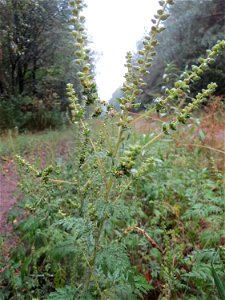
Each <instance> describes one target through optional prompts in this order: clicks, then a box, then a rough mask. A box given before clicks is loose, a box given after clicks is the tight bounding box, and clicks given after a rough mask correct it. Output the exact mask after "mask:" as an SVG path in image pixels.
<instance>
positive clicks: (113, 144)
mask: <svg viewBox="0 0 225 300" xmlns="http://www.w3.org/2000/svg"><path fill="white" fill-rule="evenodd" d="M70 4H71V9H72V13H73V18H72V23H73V24H74V33H73V35H74V39H75V45H76V49H77V52H76V56H77V57H79V58H78V59H77V63H78V64H79V65H80V68H81V70H80V72H79V74H78V76H79V78H80V84H81V86H82V91H81V96H80V97H78V95H76V93H75V91H74V88H73V86H72V85H71V84H68V85H67V93H68V100H69V102H70V114H71V120H72V122H73V123H74V135H75V142H76V146H75V149H74V153H73V156H72V159H71V162H69V163H67V164H65V165H63V166H53V167H49V168H46V169H44V170H43V171H40V170H37V169H36V168H34V167H33V166H32V165H30V164H29V163H27V162H26V161H25V160H24V159H22V158H20V157H18V161H19V164H20V165H21V167H22V170H24V172H25V174H24V176H23V171H21V175H22V177H23V185H22V187H23V192H24V194H25V195H27V197H25V199H24V201H23V203H22V204H20V206H22V207H23V209H24V211H25V214H24V215H23V217H22V219H21V221H20V222H18V225H17V226H16V227H17V230H18V233H19V236H20V241H21V243H20V244H19V245H18V247H17V248H16V250H15V251H14V253H13V254H12V260H11V266H10V268H9V269H7V272H4V274H5V277H4V280H3V283H2V284H3V285H4V290H5V294H6V295H13V296H12V297H14V298H15V299H32V298H38V299H82V300H85V299H102V300H103V299H110V300H111V299H121V300H122V299H124V300H125V299H141V298H142V299H143V298H144V295H145V294H147V293H148V292H149V291H150V290H154V291H155V290H156V295H157V296H158V297H159V299H175V298H173V297H176V296H177V295H178V294H182V293H183V295H185V293H186V289H187V287H188V288H189V286H188V279H187V278H186V277H185V276H181V275H180V272H178V270H177V269H176V266H177V267H180V268H182V266H184V268H187V267H188V266H187V265H188V264H186V262H185V258H184V255H183V252H184V251H186V248H185V246H184V244H183V242H182V244H181V246H178V245H176V246H175V244H176V241H177V240H178V235H179V234H180V233H181V229H180V227H181V226H182V224H181V223H182V222H181V221H180V220H179V214H180V210H181V208H180V207H179V205H178V206H177V207H175V205H174V204H173V205H172V213H173V214H174V215H175V216H176V219H175V221H174V222H172V221H171V217H170V218H169V220H170V224H168V223H167V219H166V217H167V216H168V215H169V214H168V209H167V207H166V206H164V205H163V204H164V203H163V202H161V201H160V199H161V198H163V197H161V196H162V194H163V193H165V191H164V190H163V185H162V187H160V188H158V192H159V190H160V192H159V195H158V196H157V197H158V198H157V199H156V203H152V202H151V201H149V204H148V206H147V205H146V203H144V200H143V199H142V196H143V195H144V191H143V185H145V184H146V183H147V182H148V181H149V182H152V180H153V179H154V177H153V176H154V175H155V176H156V175H157V173H156V172H155V173H154V172H153V170H155V169H158V168H160V167H159V165H160V162H162V160H160V159H159V158H158V157H157V154H154V153H153V154H152V150H151V149H152V147H151V146H152V145H153V143H154V142H155V141H157V140H159V138H160V137H163V136H165V134H166V135H169V134H170V133H171V132H172V131H174V130H176V129H177V128H179V125H180V124H181V123H182V124H185V123H186V121H187V119H188V118H189V117H190V115H191V114H192V113H193V111H194V110H196V109H197V108H198V107H199V106H200V105H201V104H202V102H203V101H205V99H207V97H209V96H210V95H212V94H213V92H214V91H215V89H216V84H215V83H211V84H209V85H208V86H207V88H206V89H205V90H202V91H201V92H199V93H198V94H197V95H196V97H195V98H193V99H192V101H191V103H189V104H188V105H186V106H185V107H182V108H180V110H178V111H177V114H176V115H175V117H174V118H173V119H172V120H171V121H170V122H168V124H167V123H164V124H163V126H162V130H161V131H160V133H158V134H155V135H154V136H150V138H148V139H146V140H145V141H144V142H143V140H142V139H141V138H136V139H134V136H133V135H132V124H134V122H136V121H137V120H140V119H141V118H144V117H145V116H146V115H148V114H149V113H150V112H151V111H158V112H159V111H163V110H165V109H166V106H167V105H168V103H169V102H171V101H173V100H174V99H175V100H176V101H177V100H179V97H182V95H183V92H184V91H185V92H187V90H188V89H189V86H190V85H191V84H192V83H193V82H194V81H197V80H199V78H200V76H201V75H202V74H203V73H204V71H205V70H206V69H207V68H208V65H209V64H211V63H212V62H213V60H214V58H215V57H216V56H217V55H219V53H220V52H221V51H222V50H223V49H224V48H225V41H218V43H217V44H216V45H215V46H214V47H213V49H212V50H209V51H208V53H207V57H206V58H204V59H201V60H200V65H199V66H193V67H192V70H191V71H190V72H185V73H184V74H183V76H182V78H183V79H181V80H178V81H177V82H176V83H175V84H174V88H172V89H170V90H167V96H166V97H161V98H159V99H156V101H155V103H154V104H153V105H152V108H151V109H150V111H147V112H145V113H143V114H142V115H140V117H138V118H137V119H132V117H131V116H130V114H129V111H130V110H131V109H133V108H134V107H135V106H136V105H138V96H139V95H140V94H141V92H142V89H141V88H142V87H143V86H144V85H145V82H144V77H145V75H146V74H147V72H148V70H149V67H150V66H151V63H152V61H153V59H154V56H155V54H156V50H155V49H156V47H157V45H158V40H157V35H158V34H160V32H162V31H163V30H164V29H165V28H164V26H163V22H164V21H165V20H166V19H167V18H168V17H169V14H168V7H169V6H170V5H172V4H173V1H172V0H164V1H159V4H160V9H159V10H158V11H157V14H156V15H155V18H154V19H153V20H152V22H153V26H152V28H151V30H150V32H149V34H148V35H146V36H145V39H144V41H143V49H141V50H140V51H139V55H140V57H139V58H138V59H137V61H134V58H133V57H132V54H131V53H130V52H129V53H128V54H127V56H126V60H127V61H126V67H127V73H126V74H125V82H124V85H123V91H124V97H122V98H120V99H119V102H120V108H121V111H120V112H116V111H115V109H114V108H113V107H112V106H110V105H108V104H107V103H105V102H104V101H101V100H100V99H99V98H98V94H97V88H96V83H95V81H94V78H93V74H91V71H90V70H91V68H90V58H89V53H90V50H89V49H88V48H87V47H86V45H87V35H86V33H85V28H84V21H85V18H84V16H83V15H82V9H83V7H84V2H83V1H82V0H76V1H71V3H70ZM88 106H91V109H90V110H91V113H89V114H87V107H88ZM103 106H105V108H106V109H105V111H106V115H105V117H104V119H102V118H100V115H101V113H102V107H103ZM89 112H90V111H89ZM96 119H97V121H96ZM27 173H29V177H28V176H27ZM158 175H160V174H158ZM158 175H157V176H158ZM156 180H157V179H156ZM34 183H35V184H34ZM145 196H146V197H147V195H145ZM139 197H140V198H139ZM167 206H168V207H169V209H170V208H171V204H169V203H167ZM148 214H149V215H148ZM12 217H13V216H12ZM151 218H152V219H151ZM149 219H151V220H149ZM14 224H16V222H14ZM174 224H175V225H177V226H178V229H179V230H178V232H177V231H176V229H175V225H174ZM145 226H147V228H146V229H145ZM170 226H171V229H170V228H169V227H170ZM154 228H157V230H154ZM140 245H141V248H142V253H140V252H138V251H139V250H138V249H139V247H140ZM172 246H175V247H174V249H172V250H171V247H172ZM173 250H174V251H173ZM143 253H145V254H146V255H145V257H143ZM139 254H140V257H139ZM178 254H179V255H178ZM175 255H177V258H175V257H174V256H175ZM192 258H193V256H191V259H192ZM143 261H145V264H146V265H151V262H152V261H154V262H155V263H156V262H158V263H157V265H156V268H155V270H154V263H153V264H152V265H151V272H152V273H151V274H149V273H146V270H143V269H142V264H143ZM139 262H141V263H139ZM191 265H193V263H192V262H191ZM147 272H150V271H148V270H147ZM185 280H186V281H185ZM157 282H158V286H157ZM5 283H6V284H5ZM154 291H153V293H154ZM176 291H178V294H176Z"/></svg>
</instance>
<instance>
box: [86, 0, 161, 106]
mask: <svg viewBox="0 0 225 300" xmlns="http://www.w3.org/2000/svg"><path fill="white" fill-rule="evenodd" d="M86 4H87V8H86V9H85V10H84V15H85V17H86V27H87V32H88V35H89V37H90V40H91V42H92V44H91V47H92V49H93V50H94V51H96V52H97V53H98V54H99V55H98V59H97V61H96V64H95V65H96V83H97V86H98V91H99V96H100V98H101V99H102V100H106V101H108V100H109V99H110V98H111V96H112V94H113V92H114V91H115V90H116V89H117V88H118V87H119V86H121V85H122V83H123V81H124V78H123V76H124V74H125V72H126V69H125V67H124V64H125V55H126V53H127V51H135V50H136V43H137V42H138V41H139V40H140V39H141V38H142V37H143V35H144V34H145V33H146V32H148V31H149V29H150V27H151V17H152V16H153V15H154V14H155V13H156V11H157V8H158V1H157V0H86Z"/></svg>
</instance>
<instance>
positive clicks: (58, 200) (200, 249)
mask: <svg viewBox="0 0 225 300" xmlns="http://www.w3.org/2000/svg"><path fill="white" fill-rule="evenodd" d="M99 126H100V125H99ZM144 126H145V124H144ZM96 129H97V128H96ZM200 129H201V130H202V129H203V128H202V127H201V125H199V127H198V128H197V129H196V127H195V129H193V126H189V129H187V128H186V129H185V130H183V129H180V130H179V131H178V132H177V133H175V134H174V135H170V136H164V138H163V139H162V140H160V141H158V142H156V143H155V144H154V145H153V146H152V147H151V148H150V149H149V150H146V151H147V155H148V156H149V157H154V158H155V161H154V166H153V168H152V170H151V171H150V172H149V174H145V175H144V176H142V177H140V178H139V179H138V181H137V182H135V183H134V184H133V185H132V186H131V187H130V188H129V189H128V190H127V192H126V193H124V195H123V197H122V198H121V200H119V201H116V200H113V203H112V205H111V206H110V214H111V216H110V217H109V220H107V222H106V224H105V228H104V235H105V239H106V241H104V239H103V237H101V239H102V240H101V243H100V244H99V249H98V251H99V252H98V255H97V256H96V257H97V258H96V260H97V262H96V264H98V269H96V270H95V271H93V270H92V272H93V275H92V276H91V279H90V280H91V281H92V284H91V287H90V288H91V289H93V294H97V295H98V293H100V294H101V293H106V294H107V293H111V291H110V290H109V291H107V285H110V284H112V283H111V282H112V281H113V280H115V282H117V281H116V280H118V278H119V280H120V281H119V282H118V283H117V284H116V285H117V286H118V287H119V288H121V289H122V288H124V289H125V290H126V289H128V287H127V284H128V282H126V281H125V282H124V279H123V276H124V274H123V273H124V272H126V269H127V268H128V267H129V264H131V266H132V268H131V269H130V272H135V277H134V278H135V280H140V277H138V276H139V275H142V279H141V281H140V282H139V284H140V288H141V290H142V293H143V294H144V293H145V294H147V295H146V296H145V297H146V298H145V299H158V298H157V297H159V299H177V300H180V299H182V300H189V299H193V300H194V299H195V300H196V299H204V300H208V299H219V298H218V297H219V296H218V295H219V294H218V292H217V290H216V288H215V285H214V280H213V275H212V270H211V263H212V261H213V262H214V265H213V268H214V269H213V274H214V276H215V274H217V277H218V278H219V280H220V281H221V280H223V279H224V274H223V271H224V267H223V263H222V261H221V258H220V256H219V254H218V253H219V252H218V249H219V247H221V246H222V245H223V243H224V238H225V231H224V228H225V224H224V202H223V185H222V184H223V174H222V171H220V170H219V169H218V168H217V163H218V162H219V161H221V159H222V157H223V156H222V153H219V152H217V151H215V150H213V149H209V148H207V147H192V146H190V145H191V144H198V145H202V146H206V144H205V139H202V134H201V133H200V132H201V131H200ZM105 130H110V132H111V133H112V134H113V132H114V129H113V128H112V127H109V128H105ZM141 132H143V130H141ZM96 134H97V132H96ZM140 136H141V143H142V144H143V145H144V144H147V143H148V141H149V140H150V139H151V138H152V134H151V133H144V134H142V133H141V134H140V133H139V132H138V131H137V130H133V131H132V134H131V139H132V144H135V143H136V141H138V140H140ZM93 138H95V137H93ZM2 141H3V143H2V144H1V145H2V146H1V147H2V148H1V152H0V153H1V156H3V157H8V156H9V157H10V156H13V155H15V154H17V153H19V154H20V155H22V156H25V157H26V158H27V156H28V158H29V159H30V161H34V162H35V165H40V160H42V159H43V151H44V153H47V156H46V164H50V163H51V164H53V165H58V168H57V172H53V174H52V175H51V176H52V177H53V178H54V179H55V180H56V181H55V182H57V180H62V182H61V183H60V184H59V185H58V184H55V183H54V184H53V183H51V182H49V183H48V184H47V185H43V184H42V183H38V181H37V179H35V180H36V182H37V185H32V184H33V182H34V179H33V177H32V176H27V173H26V171H25V177H22V179H23V189H24V190H23V191H24V193H25V197H24V199H23V200H22V201H21V203H20V204H19V206H20V209H21V207H23V208H24V209H25V214H27V217H28V219H27V220H23V222H22V223H21V225H19V224H18V225H19V227H18V228H17V230H18V233H19V235H20V237H21V239H22V241H23V240H24V242H22V243H21V244H20V245H19V247H18V248H16V249H17V250H16V252H14V254H13V255H12V257H11V270H10V274H11V275H10V276H11V277H12V278H14V280H15V281H16V282H17V284H18V286H17V288H16V293H17V295H18V297H24V293H28V294H27V295H30V296H27V297H28V298H29V297H31V295H32V297H34V295H35V297H36V298H37V297H39V296H38V292H37V293H36V291H37V290H38V287H39V288H40V291H39V292H40V293H43V295H44V296H42V297H45V298H46V299H63V297H64V299H70V296H69V295H71V293H72V294H74V292H75V290H74V286H73V285H72V284H69V281H67V278H69V277H70V276H71V277H72V278H74V279H72V280H75V282H77V283H78V286H79V285H80V284H82V282H81V281H80V280H81V278H82V275H81V274H83V273H82V272H84V274H85V272H89V267H88V266H87V265H86V261H85V260H88V259H89V256H88V255H89V254H88V253H89V250H88V249H89V247H90V246H89V247H88V248H87V249H86V248H83V247H86V246H84V245H85V244H82V245H79V243H78V244H75V245H76V246H75V247H74V246H73V247H70V241H73V236H74V235H75V236H76V235H77V234H81V237H82V238H81V241H82V243H86V239H87V241H88V242H89V239H90V242H91V239H92V237H91V236H90V237H89V236H87V237H86V234H87V233H88V232H87V231H88V230H89V229H88V228H87V227H85V226H86V225H85V224H86V223H83V220H84V221H85V222H88V220H89V218H91V219H93V220H95V219H96V218H98V217H99V218H100V214H101V213H102V212H101V210H102V207H101V198H100V200H98V198H97V197H95V196H94V201H93V202H91V201H90V202H89V206H90V207H88V210H87V212H86V214H87V216H85V217H84V219H83V217H82V214H81V212H80V206H79V205H80V202H79V201H80V200H79V199H78V198H77V197H78V195H79V193H81V195H80V196H79V197H82V196H83V195H84V193H86V194H87V197H88V198H91V196H92V193H95V189H94V187H91V188H90V190H89V189H88V188H87V189H86V187H88V182H89V181H90V179H92V178H91V177H90V178H82V177H80V178H79V172H78V170H77V165H76V163H75V160H76V147H75V148H74V146H75V143H74V132H73V129H72V128H70V129H67V130H61V131H46V132H44V133H40V134H28V135H20V136H17V137H14V138H12V137H8V138H5V137H4V138H2ZM181 142H182V143H181ZM62 145H63V146H62ZM61 146H62V148H63V149H64V150H65V147H66V153H69V155H70V160H69V161H66V160H64V164H63V165H60V164H58V162H59V159H63V152H61V151H59V148H60V147H61ZM217 147H220V143H218V144H216V145H214V148H215V149H216V148H217ZM212 148H213V147H212ZM64 153H65V151H64ZM99 155H102V154H101V153H100V154H99ZM92 156H94V154H92V155H91V157H90V158H89V164H91V163H92V161H91V159H92ZM99 157H101V156H99ZM86 167H88V165H87V166H86ZM93 176H96V182H97V184H100V185H99V186H97V188H96V193H97V195H98V196H99V197H101V196H100V194H99V193H98V189H99V188H100V187H101V182H100V183H98V181H97V180H98V179H97V176H98V174H97V173H96V174H94V175H93ZM78 180H84V181H83V182H84V183H83V184H81V187H80V188H81V191H79V190H78V191H77V190H76V183H77V181H78ZM63 182H64V183H66V184H63ZM68 182H74V184H73V185H74V187H73V185H72V186H71V185H70V184H69V185H68V184H67V183H68ZM122 187H123V186H122ZM117 192H118V191H116V190H114V191H112V194H115V197H117ZM84 199H86V198H84ZM121 201H122V203H120V202H121ZM83 204H84V209H87V208H85V205H86V204H85V202H84V203H83ZM71 210H72V212H73V213H72V215H71ZM19 214H21V212H20V213H19ZM98 214H99V216H98ZM76 215H77V216H80V217H79V218H78V220H79V222H78V223H71V224H70V222H71V221H72V217H73V218H74V216H76ZM17 216H18V212H17V209H16V208H15V210H13V211H12V212H11V216H10V218H11V219H12V220H15V218H17ZM47 216H54V218H55V220H54V219H53V220H54V222H55V223H54V222H53V224H51V219H49V222H50V223H48V225H47V224H45V223H44V224H43V221H44V222H45V220H47V219H46V218H47ZM48 218H49V217H48ZM64 222H65V223H64ZM60 224H61V225H60ZM90 224H92V226H95V221H93V223H90ZM128 225H129V226H128ZM59 226H64V228H67V229H66V230H65V231H64V230H61V229H60V227H59ZM73 226H75V227H74V228H73ZM82 226H84V227H82ZM15 227H17V224H16V223H15ZM72 228H73V229H72ZM71 230H72V231H71ZM71 232H72V233H73V234H72V235H71V234H70V233H71ZM61 234H62V236H61ZM65 234H66V235H65ZM102 235H103V234H102ZM67 237H69V239H68V240H67ZM70 239H72V240H70ZM28 241H29V242H28ZM46 241H47V244H45V243H46ZM118 241H119V243H121V244H122V248H121V247H119V244H118ZM43 243H44V244H43ZM73 243H75V240H74V241H73ZM105 243H106V245H105ZM154 243H156V244H157V245H159V247H158V246H157V247H155V246H154ZM29 244H30V245H29ZM32 245H35V247H36V248H35V250H34V249H33V248H32V247H33V246H32ZM81 246H82V247H81ZM30 247H31V248H30ZM79 247H81V249H80V248H79ZM104 247H105V248H104ZM107 247H109V248H107ZM110 247H111V248H110ZM32 249H33V250H32ZM60 249H63V251H62V252H60ZM100 249H101V250H100ZM124 249H126V252H124ZM158 249H159V251H158ZM80 250H81V253H82V254H81V253H79V251H80ZM17 251H18V252H17ZM32 251H34V256H33V259H37V264H36V265H35V266H36V267H37V270H38V274H39V275H40V276H46V278H48V280H46V282H42V283H41V285H40V282H39V283H37V281H35V280H37V279H35V278H36V277H35V276H36V275H35V274H36V273H35V272H36V271H35V268H34V269H33V267H32V268H31V267H29V265H32V262H31V261H30V260H29V259H28V258H27V257H26V256H27V255H26V253H32ZM43 251H44V253H45V254H41V256H40V257H39V256H38V255H39V253H43ZM73 251H75V252H73ZM104 251H105V252H104ZM160 252H161V253H160ZM65 253H67V255H66V256H64V254H65ZM74 253H75V254H74ZM104 253H106V254H104ZM118 253H120V254H119V255H120V256H119V257H117V255H118ZM83 254H85V255H84V256H82V255H83ZM80 255H81V256H80ZM101 257H102V259H103V264H102V263H101ZM128 257H129V260H127V258H128ZM78 258H79V259H78ZM119 258H120V260H119V264H118V263H117V261H118V259H119ZM18 259H19V261H20V264H21V270H22V272H23V275H22V277H23V279H22V286H20V285H19V281H18V280H19V277H18ZM71 260H72V261H73V263H74V265H73V264H71ZM79 260H80V261H79ZM78 261H79V262H78ZM90 261H91V260H90ZM99 261H100V262H99ZM0 263H1V261H0ZM3 265H4V264H3ZM84 266H85V267H84ZM114 266H115V267H114ZM49 268H50V269H49ZM77 268H78V269H79V268H80V270H82V272H81V271H79V272H78V271H77ZM101 268H102V269H101ZM129 268H130V267H129ZM13 270H14V271H13ZM101 270H102V271H101ZM120 270H121V272H122V273H118V272H120ZM134 270H135V271H134ZM137 270H138V271H137ZM80 272H81V273H80ZM98 272H99V273H98ZM102 272H103V273H102ZM104 272H106V273H104ZM107 272H109V273H108V277H107V276H106V277H105V276H104V274H107ZM110 272H111V273H110ZM7 274H8V275H7ZM65 274H66V275H67V276H66V275H65ZM87 274H88V273H87ZM138 274H139V275H138ZM39 275H38V276H39ZM7 276H9V273H7V272H5V273H4V278H5V279H4V281H3V282H1V281H0V283H1V284H2V286H3V292H4V294H5V295H8V293H10V289H11V290H15V287H13V286H14V284H15V283H12V282H11V279H10V277H7ZM48 276H49V277H48ZM110 276H111V277H110ZM113 276H115V277H113ZM118 276H121V277H118ZM40 278H41V277H40ZM52 278H54V280H52ZM84 278H86V277H85V276H84ZM109 278H111V279H109ZM121 278H122V279H121ZM138 278H139V279H138ZM143 278H144V279H143ZM107 280H109V281H107ZM110 280H111V281H110ZM105 281H107V282H108V283H107V284H106V286H105ZM146 281H147V282H146ZM6 282H7V285H5V283H6ZM132 284H133V283H132ZM30 285H33V286H36V289H34V291H33V290H31V291H30V290H29V286H30ZM95 285H96V286H97V290H95ZM137 286H138V285H137ZM137 286H136V285H135V288H136V289H137ZM114 289H116V287H114ZM149 289H150V291H148V290H149ZM101 290H102V292H101ZM25 291H27V292H25ZM29 291H30V293H31V294H29ZM33 293H34V294H33ZM49 293H51V294H50V296H49V298H47V297H48V296H47V295H48V294H49ZM121 293H122V292H121ZM123 293H125V291H123ZM60 295H61V296H60ZM110 295H111V294H110ZM119 295H120V296H115V297H117V298H116V299H127V298H123V297H125V296H121V295H123V294H119ZM0 296H1V293H0ZM60 297H61V298H60ZM99 297H100V296H99ZM110 297H111V296H109V299H115V298H113V297H112V298H110ZM129 297H130V296H129ZM160 297H161V298H160ZM163 297H164V298H163ZM165 297H166V298H165ZM3 299H4V298H3ZM6 299H7V298H6ZM21 299H23V298H21ZM40 299H42V298H41V297H40ZM90 299H97V298H90ZM132 299H140V298H139V297H137V298H132Z"/></svg>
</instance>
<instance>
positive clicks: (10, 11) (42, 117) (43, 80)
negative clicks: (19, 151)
mask: <svg viewBox="0 0 225 300" xmlns="http://www.w3.org/2000/svg"><path fill="white" fill-rule="evenodd" d="M76 30H77V28H74V26H73V23H72V21H71V11H70V9H69V3H68V0H57V1H49V0H47V1H43V0H38V1H31V0H22V1H18V0H9V1H0V130H1V129H7V128H14V127H16V126H17V127H19V128H21V129H23V128H28V129H32V128H35V129H43V128H46V127H49V126H51V127H56V126H60V120H61V122H62V121H63V120H62V118H61V113H60V111H61V110H64V111H65V110H66V108H67V102H66V89H65V86H66V83H67V82H72V83H73V84H75V86H76V91H77V92H79V81H78V78H77V75H76V74H77V72H78V71H79V65H78V64H77V63H76V60H75V59H76V58H77V56H76V54H75V53H74V51H75V50H76V48H75V49H74V40H73V36H72V34H71V32H72V31H76Z"/></svg>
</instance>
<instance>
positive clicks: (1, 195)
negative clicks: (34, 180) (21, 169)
mask: <svg viewBox="0 0 225 300" xmlns="http://www.w3.org/2000/svg"><path fill="white" fill-rule="evenodd" d="M0 167H1V169H0V234H2V235H7V234H8V233H9V232H10V226H9V225H8V224H7V212H8V211H9V210H10V209H11V208H12V207H13V206H14V205H15V203H16V196H15V192H16V189H17V184H18V176H17V172H16V168H15V165H14V163H13V161H12V160H8V161H4V162H3V163H2V164H1V165H0Z"/></svg>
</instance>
